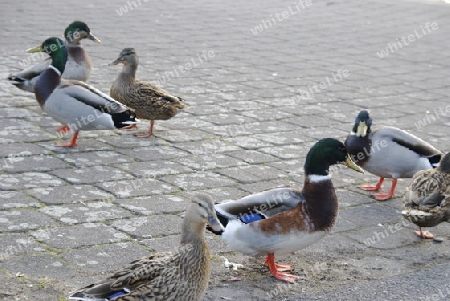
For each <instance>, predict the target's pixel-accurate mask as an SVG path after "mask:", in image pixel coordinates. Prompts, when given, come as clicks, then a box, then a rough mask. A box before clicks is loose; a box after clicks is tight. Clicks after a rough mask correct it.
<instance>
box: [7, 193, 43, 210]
mask: <svg viewBox="0 0 450 301" xmlns="http://www.w3.org/2000/svg"><path fill="white" fill-rule="evenodd" d="M25 207H36V208H38V207H41V204H39V202H38V201H37V200H35V199H33V198H30V197H28V196H26V195H25V194H23V193H22V192H17V191H3V192H2V193H0V208H1V209H10V208H25Z"/></svg>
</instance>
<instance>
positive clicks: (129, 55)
mask: <svg viewBox="0 0 450 301" xmlns="http://www.w3.org/2000/svg"><path fill="white" fill-rule="evenodd" d="M118 64H124V65H125V66H127V65H135V66H137V65H138V64H139V56H138V55H137V53H136V49H134V48H124V49H123V50H122V51H121V52H120V54H119V56H118V57H117V59H115V60H114V61H112V62H111V63H109V65H118Z"/></svg>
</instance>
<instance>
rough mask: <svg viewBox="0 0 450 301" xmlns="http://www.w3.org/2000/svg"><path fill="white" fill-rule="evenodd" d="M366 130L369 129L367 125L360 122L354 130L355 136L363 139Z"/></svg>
mask: <svg viewBox="0 0 450 301" xmlns="http://www.w3.org/2000/svg"><path fill="white" fill-rule="evenodd" d="M368 128H369V127H368V126H367V124H366V123H365V122H364V121H361V122H360V123H359V124H358V127H357V128H356V135H358V136H359V137H365V136H366V135H367V129H368Z"/></svg>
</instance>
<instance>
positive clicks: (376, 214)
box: [339, 203, 401, 227]
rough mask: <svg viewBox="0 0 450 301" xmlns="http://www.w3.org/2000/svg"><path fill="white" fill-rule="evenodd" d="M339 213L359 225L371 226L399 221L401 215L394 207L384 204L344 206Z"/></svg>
mask: <svg viewBox="0 0 450 301" xmlns="http://www.w3.org/2000/svg"><path fill="white" fill-rule="evenodd" d="M339 215H340V216H342V217H343V218H345V219H346V220H348V221H350V222H352V223H354V224H356V225H358V226H365V227H367V226H371V225H378V224H385V223H391V222H395V221H399V220H400V218H401V215H399V214H398V213H397V212H395V210H393V209H392V208H390V207H388V206H385V205H382V204H376V203H372V204H366V205H361V206H357V207H350V208H343V209H342V210H340V211H339Z"/></svg>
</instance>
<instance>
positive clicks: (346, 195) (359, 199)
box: [333, 181, 375, 208]
mask: <svg viewBox="0 0 450 301" xmlns="http://www.w3.org/2000/svg"><path fill="white" fill-rule="evenodd" d="M333 183H334V181H333ZM336 196H337V198H338V200H339V208H346V207H352V206H358V205H364V204H373V203H374V202H375V200H374V199H371V198H368V197H365V196H363V195H361V194H359V193H355V192H352V191H347V190H341V189H337V190H336Z"/></svg>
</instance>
